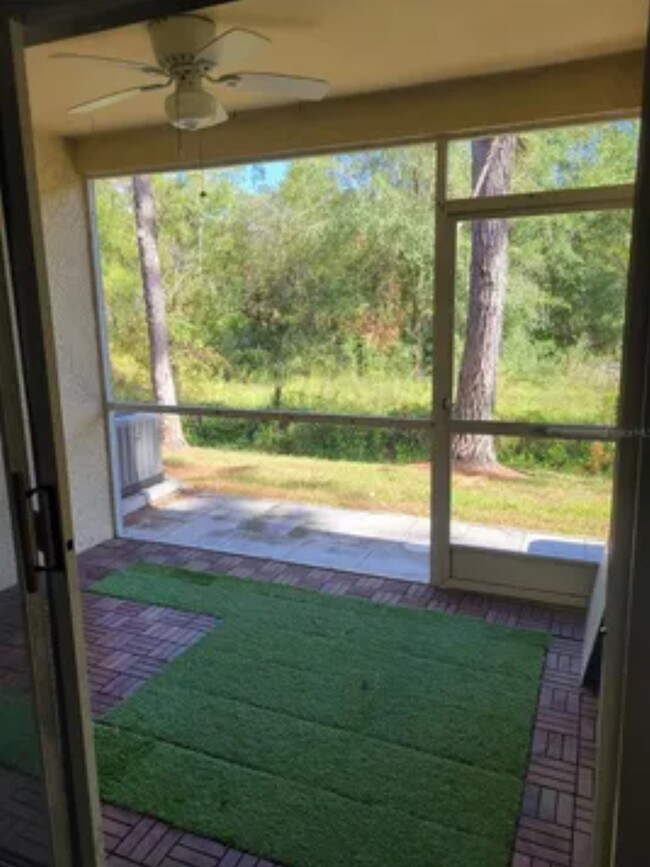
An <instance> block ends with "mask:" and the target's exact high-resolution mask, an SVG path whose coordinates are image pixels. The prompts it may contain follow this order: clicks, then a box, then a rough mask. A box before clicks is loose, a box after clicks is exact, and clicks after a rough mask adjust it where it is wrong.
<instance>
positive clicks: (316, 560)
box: [125, 492, 604, 582]
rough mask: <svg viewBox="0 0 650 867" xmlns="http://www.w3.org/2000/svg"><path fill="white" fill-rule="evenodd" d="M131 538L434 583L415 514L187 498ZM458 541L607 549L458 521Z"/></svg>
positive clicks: (544, 551)
mask: <svg viewBox="0 0 650 867" xmlns="http://www.w3.org/2000/svg"><path fill="white" fill-rule="evenodd" d="M125 535H127V536H128V537H130V538H132V539H139V540H142V541H150V542H168V543H171V544H175V545H185V546H191V547H194V548H199V549H202V550H205V551H222V552H224V553H227V554H238V555H242V554H243V555H249V556H252V557H268V558H272V559H275V560H282V561H285V562H290V563H298V564H301V565H306V566H312V567H315V568H323V569H344V570H355V569H360V568H362V569H363V571H364V572H365V573H366V574H371V575H378V576H381V577H382V578H399V579H405V580H409V581H416V582H426V581H428V579H429V561H430V525H429V520H428V518H423V517H417V516H414V515H406V514H399V513H391V512H372V511H369V510H361V509H358V510H357V509H339V508H334V507H332V506H318V505H313V504H310V503H300V502H292V501H285V500H269V499H264V500H257V499H252V498H251V499H249V498H245V497H226V496H221V495H215V494H202V493H193V492H186V493H181V494H178V495H177V496H176V497H174V498H173V499H168V500H166V501H165V503H164V504H161V506H158V507H156V506H154V505H150V506H147V507H146V508H144V509H141V510H140V511H139V512H136V513H134V514H132V515H130V516H128V518H127V520H126V533H125ZM451 538H452V543H454V544H457V545H470V546H476V547H480V548H492V549H496V550H500V551H518V552H522V553H528V554H531V555H533V556H539V557H560V558H563V559H571V560H584V561H587V562H600V559H601V558H602V555H603V550H604V545H603V543H602V542H600V541H598V540H594V539H580V538H569V537H562V536H555V535H552V534H546V533H541V532H540V533H536V532H527V531H525V530H519V529H512V528H504V527H486V526H482V525H479V524H469V523H464V522H460V521H455V522H453V524H452V531H451Z"/></svg>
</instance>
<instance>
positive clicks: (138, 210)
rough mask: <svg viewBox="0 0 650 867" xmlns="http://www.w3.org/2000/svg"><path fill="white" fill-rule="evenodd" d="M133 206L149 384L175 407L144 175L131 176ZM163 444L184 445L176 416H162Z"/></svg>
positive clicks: (148, 185)
mask: <svg viewBox="0 0 650 867" xmlns="http://www.w3.org/2000/svg"><path fill="white" fill-rule="evenodd" d="M133 205H134V210H135V225H136V232H137V238H138V252H139V254H140V271H141V274H142V288H143V291H144V301H145V307H146V311H147V328H148V330H149V354H150V358H151V382H152V385H153V391H154V396H155V399H156V402H157V403H161V404H166V405H169V406H172V405H175V404H176V386H175V384H174V374H173V372H172V365H171V360H170V355H169V334H168V332H167V308H166V302H165V287H164V286H163V284H162V277H161V271H160V256H159V254H158V228H157V225H156V207H155V203H154V198H153V190H152V188H151V181H150V179H149V178H148V177H147V176H146V175H135V176H134V177H133ZM162 435H163V443H164V444H165V445H167V446H170V447H172V448H182V447H183V446H185V445H187V443H186V441H185V437H184V435H183V427H182V424H181V420H180V417H179V416H164V417H163V421H162Z"/></svg>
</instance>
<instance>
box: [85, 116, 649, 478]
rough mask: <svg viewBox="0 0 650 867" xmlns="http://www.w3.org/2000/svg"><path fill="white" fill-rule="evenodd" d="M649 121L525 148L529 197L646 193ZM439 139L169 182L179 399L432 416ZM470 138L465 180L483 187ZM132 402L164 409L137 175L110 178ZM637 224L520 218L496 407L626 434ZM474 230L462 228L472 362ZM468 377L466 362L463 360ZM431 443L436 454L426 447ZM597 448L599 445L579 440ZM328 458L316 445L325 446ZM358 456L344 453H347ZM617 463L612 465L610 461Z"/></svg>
mask: <svg viewBox="0 0 650 867" xmlns="http://www.w3.org/2000/svg"><path fill="white" fill-rule="evenodd" d="M637 133H638V130H637V125H636V124H635V123H632V122H617V123H610V124H601V125H598V126H591V127H581V128H576V129H560V130H549V131H543V132H536V133H530V134H525V135H522V136H521V137H520V146H519V149H518V154H517V159H516V166H515V177H514V189H515V190H516V191H520V192H524V191H528V190H539V189H549V188H567V187H578V186H595V185H602V184H608V183H622V182H629V181H630V180H631V179H632V177H633V173H634V163H635V159H636V147H637ZM434 169H435V149H434V147H433V146H430V145H424V146H413V147H406V148H392V149H386V150H376V151H369V152H363V153H354V154H343V155H336V156H325V157H317V158H308V159H301V160H295V161H290V162H287V163H284V164H281V165H280V167H279V168H278V167H276V168H273V167H270V166H256V167H248V168H237V169H228V170H218V171H205V172H178V173H173V174H165V175H158V176H156V177H155V178H154V189H155V196H156V204H157V211H158V224H159V246H160V253H161V261H162V269H163V279H164V284H165V287H166V291H167V298H168V325H169V331H170V337H171V345H172V363H173V367H174V371H175V375H176V380H177V387H178V392H179V396H180V399H181V400H182V401H185V402H201V403H207V404H225V405H229V406H237V407H273V406H277V407H283V408H289V409H303V410H324V411H330V412H353V413H381V414H388V415H392V414H395V415H416V416H423V415H426V414H427V413H428V412H429V408H430V405H431V397H430V376H431V369H432V356H433V333H432V321H433V298H432V279H433V223H434V198H435V180H434V179H435V171H434ZM469 178H470V160H469V147H468V145H467V144H466V143H458V144H454V145H453V146H452V148H451V154H450V188H451V191H452V194H454V195H469V194H470V193H471V189H470V186H469ZM97 202H98V217H99V228H100V235H101V248H102V250H101V255H102V271H103V283H104V289H105V293H106V299H107V309H108V326H109V336H110V345H111V357H112V364H113V374H114V385H115V393H116V395H117V396H118V397H119V398H125V399H150V398H151V385H150V377H149V350H148V338H147V331H146V321H145V314H144V303H143V297H142V289H141V279H140V272H139V262H138V255H137V247H136V241H135V232H134V218H133V210H132V202H131V191H130V184H129V182H128V180H124V179H122V180H110V181H99V182H97ZM629 227H630V217H629V214H628V213H621V212H612V211H607V212H602V213H589V214H567V215H562V216H557V217H543V218H542V217H540V218H527V219H521V220H517V221H514V222H513V224H512V232H511V243H510V264H509V280H508V297H507V307H506V314H505V323H504V334H503V344H502V351H501V359H500V369H499V387H498V390H497V406H496V408H495V414H496V416H497V417H500V418H509V419H526V420H530V421H534V420H536V419H540V420H545V421H563V422H570V421H573V422H577V423H582V422H592V423H599V422H600V423H611V422H613V420H614V412H615V400H616V393H617V370H618V362H619V352H620V343H621V329H622V321H623V313H624V297H625V286H626V271H627V257H628V246H629ZM470 247H471V235H470V231H469V227H468V226H461V227H460V229H459V234H458V269H457V274H458V280H457V309H456V322H455V354H456V361H457V362H458V360H459V359H460V354H461V351H462V346H463V341H464V334H465V325H466V321H465V319H466V305H467V294H468V285H469V276H468V268H469V259H470ZM456 369H458V364H457V368H456ZM189 428H190V431H189V432H190V435H191V437H193V438H194V441H195V442H202V443H207V442H209V441H212V442H214V443H218V444H226V445H230V446H242V447H246V448H248V447H251V446H255V447H259V448H265V449H268V450H271V451H282V450H284V451H286V452H288V453H293V454H314V455H321V456H327V457H346V458H350V459H358V460H384V459H385V458H386V457H387V456H393V457H395V458H396V459H399V460H411V459H420V458H422V459H424V458H425V456H426V455H425V454H424V452H426V448H425V446H426V444H425V443H424V442H421V441H420V440H419V439H418V440H417V441H416V442H413V441H412V439H411V438H410V437H409V436H407V435H405V434H404V435H403V434H399V435H395V434H391V433H389V432H386V431H383V432H382V431H379V432H374V431H370V432H367V433H363V432H359V431H352V430H350V429H346V430H344V431H341V430H333V429H325V430H323V431H321V432H317V431H316V429H315V428H313V429H310V427H309V426H296V425H291V426H289V427H285V428H282V427H279V426H276V428H275V429H273V430H271V429H270V428H268V427H263V429H257V428H255V426H250V425H248V424H247V423H245V422H242V423H238V424H235V425H231V426H230V427H228V426H224V425H223V424H217V425H214V426H213V430H212V433H209V432H208V429H207V428H206V426H205V425H203V426H201V425H199V424H198V423H196V424H194V423H193V424H191V425H189ZM421 448H423V449H424V452H421V451H420V449H421ZM581 448H582V447H581ZM310 449H311V450H312V451H310ZM337 449H340V452H337ZM500 458H501V459H502V460H504V461H507V462H516V463H520V462H521V461H522V460H531V461H533V460H541V461H543V462H544V463H545V464H546V465H547V466H550V467H556V468H558V467H560V466H565V467H569V466H571V467H577V466H580V467H585V468H586V467H588V466H591V465H592V462H591V457H590V455H589V454H588V453H587V452H586V451H581V449H579V448H575V449H571V450H565V452H564V453H563V454H560V453H559V451H558V450H557V449H546V450H545V449H542V448H541V447H537V446H535V447H534V448H532V447H531V448H528V447H524V444H522V446H521V448H517V449H513V448H512V447H511V446H510V445H508V446H506V445H505V444H504V445H502V448H501V452H500ZM602 464H603V466H604V467H605V468H606V466H607V461H604V462H602Z"/></svg>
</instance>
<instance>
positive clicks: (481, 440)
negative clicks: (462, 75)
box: [453, 135, 517, 468]
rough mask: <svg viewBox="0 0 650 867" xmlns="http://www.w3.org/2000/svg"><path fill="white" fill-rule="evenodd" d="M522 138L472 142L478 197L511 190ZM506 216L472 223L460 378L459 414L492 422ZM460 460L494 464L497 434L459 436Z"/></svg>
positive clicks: (505, 274)
mask: <svg viewBox="0 0 650 867" xmlns="http://www.w3.org/2000/svg"><path fill="white" fill-rule="evenodd" d="M516 147H517V139H516V136H514V135H502V136H498V137H497V138H491V139H479V140H477V141H474V142H472V188H473V191H474V195H475V196H498V195H503V194H504V193H508V192H510V188H511V183H512V170H513V166H514V159H515V151H516ZM508 234H509V227H508V222H507V221H506V220H475V221H474V223H473V225H472V254H471V264H470V284H469V301H468V311H467V327H466V331H465V343H464V347H463V355H462V362H461V366H460V374H459V378H458V391H457V399H456V407H455V415H456V418H460V419H481V420H487V419H490V418H491V417H492V413H493V411H494V403H495V398H496V385H497V365H498V360H499V351H500V348H501V336H502V332H503V312H504V307H505V297H506V287H507V283H508ZM453 456H454V460H456V461H457V462H459V463H460V464H464V465H465V466H476V467H481V468H483V467H489V466H491V465H494V464H495V463H496V461H497V457H496V450H495V447H494V438H493V437H491V436H482V435H481V436H477V435H476V434H465V435H462V436H458V437H456V439H455V442H454V447H453Z"/></svg>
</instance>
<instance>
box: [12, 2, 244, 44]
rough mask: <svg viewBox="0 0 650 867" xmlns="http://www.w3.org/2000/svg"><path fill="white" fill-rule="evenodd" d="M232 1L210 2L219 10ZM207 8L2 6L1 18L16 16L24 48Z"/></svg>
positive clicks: (161, 4)
mask: <svg viewBox="0 0 650 867" xmlns="http://www.w3.org/2000/svg"><path fill="white" fill-rule="evenodd" d="M232 2H235V0H211V3H210V4H209V5H210V6H220V5H222V4H225V3H232ZM206 5H207V4H206V3H201V2H200V0H74V2H70V0H68V2H62V3H56V2H55V3H48V4H47V5H46V4H43V3H35V2H16V0H14V2H12V0H10V2H8V3H6V4H4V3H3V8H2V11H3V14H4V15H16V16H17V17H19V18H20V19H21V21H22V23H23V25H24V27H25V44H26V45H39V44H41V43H43V42H53V41H54V40H57V39H70V38H71V37H73V36H81V35H83V34H86V33H97V32H99V31H101V30H109V29H111V28H113V27H124V26H125V25H127V24H137V23H138V22H139V21H147V20H148V19H149V18H162V17H164V16H165V15H178V14H180V13H181V12H193V11H197V10H199V9H201V8H204V7H205V6H206Z"/></svg>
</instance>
